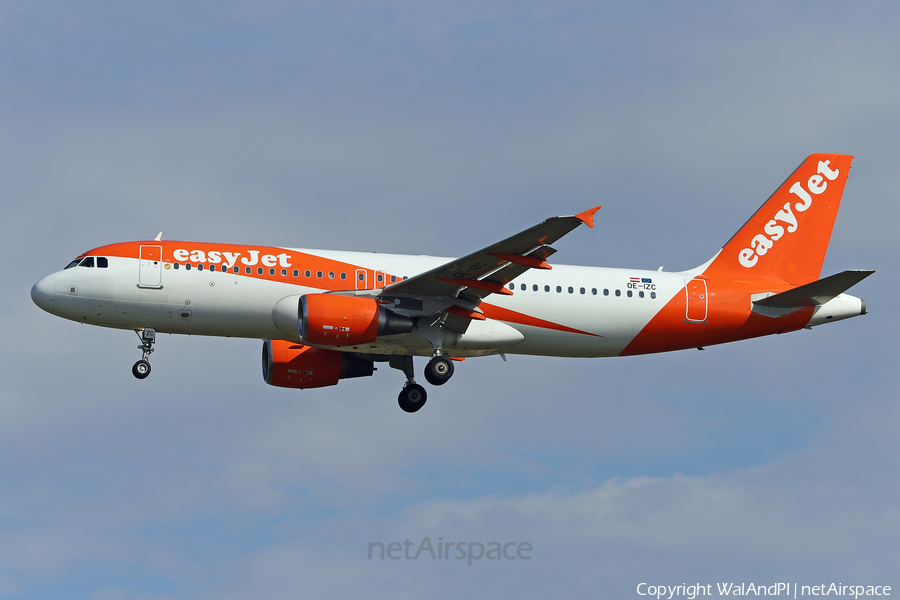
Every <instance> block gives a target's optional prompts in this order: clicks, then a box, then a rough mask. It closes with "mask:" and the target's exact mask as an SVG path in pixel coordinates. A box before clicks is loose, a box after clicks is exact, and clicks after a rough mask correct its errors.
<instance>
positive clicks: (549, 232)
mask: <svg viewBox="0 0 900 600" xmlns="http://www.w3.org/2000/svg"><path fill="white" fill-rule="evenodd" d="M582 223H583V221H582V220H581V219H579V218H578V217H553V218H550V219H547V220H546V221H544V222H543V223H540V224H538V225H535V226H534V227H532V228H530V229H527V230H525V231H523V232H521V233H517V234H516V235H514V236H512V237H509V238H507V239H505V240H503V241H502V242H498V243H496V244H494V245H493V246H488V247H487V248H484V249H482V250H479V251H478V252H474V253H472V254H469V255H468V256H464V257H462V258H460V259H457V260H454V261H451V262H449V263H446V264H444V265H441V266H440V267H437V268H435V269H432V270H431V271H427V272H425V273H422V274H420V275H416V276H415V277H411V278H409V279H406V280H404V281H401V282H398V283H396V284H394V285H391V286H388V287H387V288H385V289H384V291H383V293H382V295H384V296H456V295H457V294H458V293H459V290H460V288H461V287H463V286H460V285H459V284H456V283H448V282H446V281H441V279H442V278H443V279H467V280H481V281H484V282H489V283H494V284H498V285H501V286H503V285H506V284H507V283H509V282H510V281H512V280H513V279H515V278H516V277H518V276H519V275H521V274H522V273H524V272H525V271H527V270H528V269H529V268H530V267H527V266H524V265H520V264H515V263H511V262H508V261H506V260H504V259H502V258H497V257H496V256H492V255H496V254H509V255H519V256H529V257H532V258H539V259H541V260H544V259H546V258H548V257H549V256H550V255H552V254H553V253H554V252H556V250H554V249H553V248H551V247H550V246H549V244H552V243H553V242H555V241H556V240H558V239H559V238H561V237H563V236H564V235H566V234H567V233H569V232H570V231H572V230H573V229H575V228H576V227H578V226H579V225H581V224H582ZM490 293H491V292H490V291H485V290H480V289H476V288H472V287H468V288H465V290H464V292H463V293H462V294H460V296H466V297H469V298H471V299H472V300H474V301H475V302H477V301H478V300H480V299H481V298H484V297H485V296H487V295H489V294H490Z"/></svg>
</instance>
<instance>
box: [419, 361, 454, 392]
mask: <svg viewBox="0 0 900 600" xmlns="http://www.w3.org/2000/svg"><path fill="white" fill-rule="evenodd" d="M451 377H453V361H452V360H450V359H449V358H447V357H446V356H443V355H442V354H437V355H435V356H433V357H432V358H431V360H429V361H428V364H427V365H425V381H427V382H428V383H430V384H431V385H444V384H445V383H447V381H448V380H449V379H450V378H451Z"/></svg>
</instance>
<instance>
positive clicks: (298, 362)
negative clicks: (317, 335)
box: [262, 340, 375, 389]
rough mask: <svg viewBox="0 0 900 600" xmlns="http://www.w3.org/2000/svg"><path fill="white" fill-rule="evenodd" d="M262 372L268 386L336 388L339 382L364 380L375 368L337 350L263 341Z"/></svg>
mask: <svg viewBox="0 0 900 600" xmlns="http://www.w3.org/2000/svg"><path fill="white" fill-rule="evenodd" d="M262 370H263V379H264V380H265V381H266V383H268V384H269V385H274V386H278V387H287V388H300V389H306V388H316V387H325V386H329V385H336V384H337V382H338V380H339V379H347V378H349V377H367V376H369V375H371V374H372V372H373V371H375V367H374V364H373V363H372V361H371V360H365V359H362V358H357V357H355V356H350V355H349V354H345V353H343V352H338V351H337V350H325V349H324V348H313V347H311V346H304V345H302V344H297V343H295V342H286V341H284V340H265V341H263V349H262Z"/></svg>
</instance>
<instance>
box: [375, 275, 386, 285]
mask: <svg viewBox="0 0 900 600" xmlns="http://www.w3.org/2000/svg"><path fill="white" fill-rule="evenodd" d="M376 279H377V280H378V283H381V282H382V281H384V275H382V274H381V273H379V274H378V277H376Z"/></svg>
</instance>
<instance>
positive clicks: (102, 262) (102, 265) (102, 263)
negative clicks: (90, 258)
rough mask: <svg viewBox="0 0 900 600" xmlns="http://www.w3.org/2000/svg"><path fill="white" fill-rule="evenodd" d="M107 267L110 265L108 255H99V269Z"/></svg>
mask: <svg viewBox="0 0 900 600" xmlns="http://www.w3.org/2000/svg"><path fill="white" fill-rule="evenodd" d="M107 267H109V261H108V260H106V257H105V256H98V257H97V268H98V269H105V268H107Z"/></svg>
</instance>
